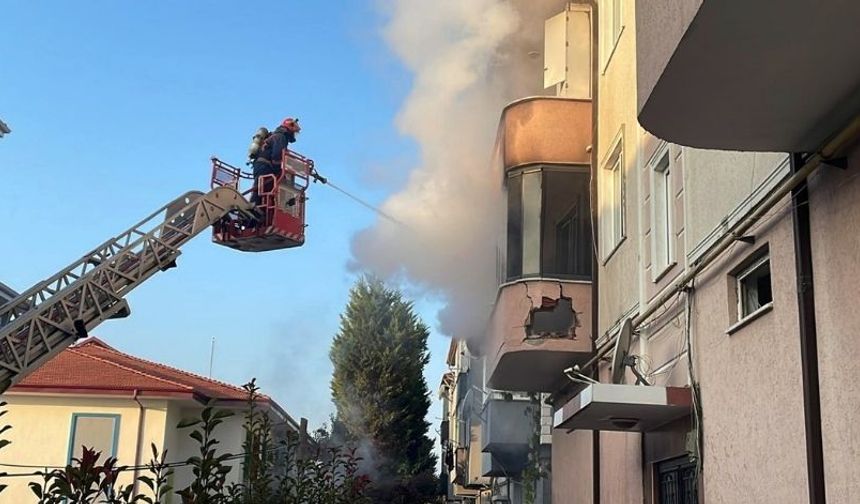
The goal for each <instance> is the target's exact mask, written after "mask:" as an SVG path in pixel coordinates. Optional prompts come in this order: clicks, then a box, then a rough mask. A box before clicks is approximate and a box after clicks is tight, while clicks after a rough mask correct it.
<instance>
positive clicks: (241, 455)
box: [0, 446, 290, 479]
mask: <svg viewBox="0 0 860 504" xmlns="http://www.w3.org/2000/svg"><path fill="white" fill-rule="evenodd" d="M289 448H290V447H288V446H276V447H274V448H269V449H268V450H266V453H275V452H278V451H281V450H288V449H289ZM248 455H249V453H248V452H245V453H237V454H235V455H230V456H229V457H226V458H224V459H223V460H224V461H228V462H230V461H234V460H239V459H243V458H245V457H246V456H248ZM190 465H193V464H191V463H190V462H188V461H176V462H167V463H165V464H163V465H159V464H156V467H164V468H168V469H170V468H175V467H186V466H190ZM0 466H2V467H14V468H19V469H42V471H38V472H32V473H5V474H3V473H0V479H3V478H15V477H24V476H42V475H43V474H44V473H45V472H48V471H50V470H64V469H65V468H66V467H68V466H51V465H26V464H3V463H0ZM148 468H150V464H141V465H136V466H119V467H118V468H117V471H119V472H125V471H136V470H141V469H148Z"/></svg>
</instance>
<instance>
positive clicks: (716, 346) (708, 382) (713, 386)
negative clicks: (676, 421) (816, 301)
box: [693, 199, 808, 504]
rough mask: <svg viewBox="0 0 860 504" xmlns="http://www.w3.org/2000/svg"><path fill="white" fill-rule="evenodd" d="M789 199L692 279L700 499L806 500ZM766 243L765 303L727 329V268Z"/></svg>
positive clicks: (729, 283) (730, 281)
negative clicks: (767, 307) (769, 297)
mask: <svg viewBox="0 0 860 504" xmlns="http://www.w3.org/2000/svg"><path fill="white" fill-rule="evenodd" d="M789 205H790V200H789V199H786V200H784V201H783V202H782V203H781V204H779V205H777V208H780V209H782V210H781V211H779V212H777V213H776V214H774V215H773V218H772V219H771V220H769V221H765V222H764V223H763V224H762V225H761V226H760V227H759V228H758V229H756V231H755V237H756V241H755V244H754V245H747V244H744V243H742V242H737V243H736V245H735V246H734V247H733V248H732V249H731V251H730V252H729V253H728V254H726V255H725V256H724V258H723V259H722V260H721V261H719V262H718V263H716V264H714V266H712V268H711V269H709V270H708V271H707V273H706V274H705V275H702V276H701V277H700V278H699V279H698V280H697V282H696V292H695V301H694V303H695V305H694V308H695V312H694V313H696V314H697V316H695V317H694V318H693V342H694V362H695V363H696V367H697V371H698V376H697V379H698V380H699V383H700V386H701V398H702V423H703V432H704V454H703V455H704V464H705V465H704V498H705V502H708V503H721V502H725V503H730V502H757V503H774V504H776V503H802V502H807V498H808V497H807V495H808V494H807V478H806V451H805V443H804V439H805V431H804V424H803V394H802V392H801V391H802V382H801V373H800V345H799V341H798V336H797V335H798V318H797V298H796V287H795V286H796V275H795V267H794V264H795V263H794V249H793V237H792V236H793V235H792V223H791V218H790V215H789V213H788V207H789ZM765 244H767V246H768V249H769V254H770V261H771V275H772V277H771V279H772V288H773V297H774V299H773V309H772V310H771V311H770V312H768V313H765V314H763V315H762V316H760V317H758V318H757V319H754V320H752V321H751V322H750V323H748V324H747V325H745V326H744V327H742V328H740V329H738V330H736V331H734V332H732V333H731V334H728V333H727V330H728V329H729V327H730V326H731V323H732V320H731V317H730V313H731V311H732V310H735V309H736V306H735V302H734V300H733V299H731V297H730V292H731V289H732V288H733V287H734V283H733V279H732V278H731V276H730V275H729V272H730V271H732V270H733V269H735V268H736V267H737V265H738V264H739V263H741V262H742V261H743V260H744V259H746V258H748V257H749V256H750V254H751V253H753V252H754V251H756V250H758V249H759V248H760V247H762V246H764V245H765Z"/></svg>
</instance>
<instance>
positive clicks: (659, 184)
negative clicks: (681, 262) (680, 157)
mask: <svg viewBox="0 0 860 504" xmlns="http://www.w3.org/2000/svg"><path fill="white" fill-rule="evenodd" d="M670 164H671V163H670V162H669V149H668V148H664V149H663V152H662V154H660V155H658V156H657V162H656V163H654V164H653V165H652V170H651V207H652V208H651V249H652V255H651V257H652V260H651V262H652V272H653V275H652V277H653V279H654V280H655V281H656V280H657V279H658V278H660V275H662V274H663V273H664V272H665V271H666V270H667V269H668V268H669V267H670V266H672V265H673V264H674V258H673V248H674V247H673V246H672V245H673V233H672V210H673V205H672V203H673V201H674V198H673V192H672V172H671V167H670Z"/></svg>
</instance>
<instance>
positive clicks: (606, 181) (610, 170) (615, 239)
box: [600, 134, 625, 261]
mask: <svg viewBox="0 0 860 504" xmlns="http://www.w3.org/2000/svg"><path fill="white" fill-rule="evenodd" d="M602 175H603V181H602V184H601V186H602V201H603V204H602V205H601V207H600V231H601V242H602V254H603V260H604V261H605V260H607V259H609V257H610V256H611V255H612V253H613V252H614V251H615V249H616V248H618V245H620V244H621V241H622V240H623V239H624V236H625V229H624V135H623V134H619V135H618V137H617V138H616V141H615V145H614V146H613V148H612V151H610V155H609V158H608V159H607V160H606V162H605V163H604V165H603V170H602Z"/></svg>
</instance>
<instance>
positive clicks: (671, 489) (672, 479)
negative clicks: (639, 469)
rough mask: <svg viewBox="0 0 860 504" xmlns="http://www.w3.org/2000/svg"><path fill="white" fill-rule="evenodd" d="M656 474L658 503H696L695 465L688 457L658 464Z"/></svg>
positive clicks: (697, 500) (697, 499)
mask: <svg viewBox="0 0 860 504" xmlns="http://www.w3.org/2000/svg"><path fill="white" fill-rule="evenodd" d="M656 476H657V502H658V503H659V504H698V502H699V497H698V482H697V481H696V465H695V464H693V463H692V462H691V461H690V459H689V457H682V458H680V459H673V460H667V461H666V462H662V463H660V464H658V465H657V475H656Z"/></svg>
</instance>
